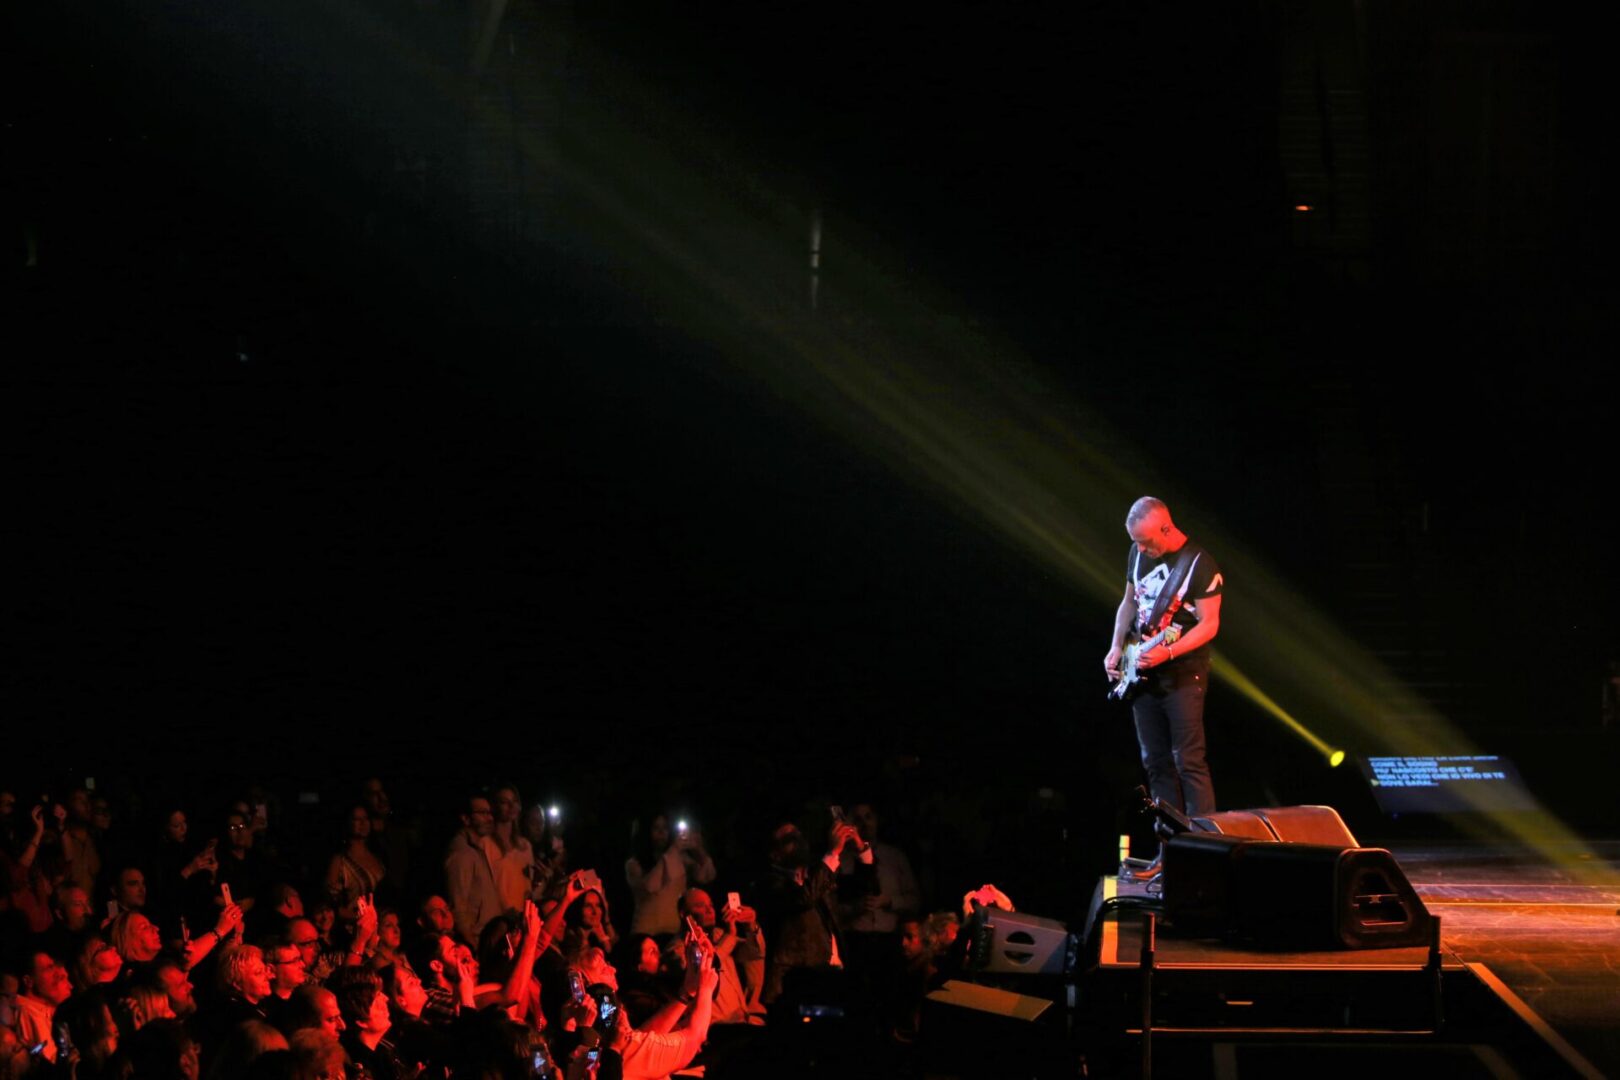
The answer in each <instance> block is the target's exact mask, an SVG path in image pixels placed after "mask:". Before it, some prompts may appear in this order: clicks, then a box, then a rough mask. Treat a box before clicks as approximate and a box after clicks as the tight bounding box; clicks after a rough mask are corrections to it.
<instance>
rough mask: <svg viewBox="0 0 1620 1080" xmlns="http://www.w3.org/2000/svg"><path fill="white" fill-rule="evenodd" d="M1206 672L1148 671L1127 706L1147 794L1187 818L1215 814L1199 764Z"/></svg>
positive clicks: (1206, 769) (1190, 669)
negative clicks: (1134, 723)
mask: <svg viewBox="0 0 1620 1080" xmlns="http://www.w3.org/2000/svg"><path fill="white" fill-rule="evenodd" d="M1208 690H1209V668H1208V667H1207V665H1206V666H1194V667H1188V668H1182V667H1181V666H1180V665H1178V664H1171V665H1169V666H1167V667H1165V668H1161V669H1160V670H1158V671H1155V672H1152V673H1151V675H1150V676H1149V678H1148V680H1147V686H1146V687H1145V688H1144V689H1143V691H1142V692H1141V693H1140V694H1138V695H1137V697H1136V700H1135V701H1134V702H1133V703H1132V704H1131V715H1132V716H1133V718H1134V719H1135V720H1136V741H1137V744H1138V745H1139V746H1141V748H1142V768H1144V769H1146V770H1147V775H1148V790H1149V791H1150V792H1152V793H1153V797H1154V798H1156V799H1163V800H1164V802H1165V804H1166V805H1169V806H1174V807H1178V808H1180V809H1181V810H1182V811H1183V812H1184V813H1186V815H1187V816H1188V817H1202V816H1203V815H1205V814H1212V813H1214V812H1215V785H1214V784H1213V783H1212V782H1211V781H1210V778H1209V764H1208V762H1206V761H1205V760H1204V695H1205V693H1206V692H1207V691H1208Z"/></svg>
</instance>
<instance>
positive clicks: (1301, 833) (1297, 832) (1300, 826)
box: [1192, 806, 1356, 847]
mask: <svg viewBox="0 0 1620 1080" xmlns="http://www.w3.org/2000/svg"><path fill="white" fill-rule="evenodd" d="M1192 824H1193V828H1194V829H1195V830H1203V831H1204V832H1213V833H1220V834H1221V835H1222V836H1247V837H1248V838H1249V839H1251V840H1281V841H1284V842H1289V841H1291V842H1293V843H1296V844H1337V845H1339V846H1340V847H1355V846H1356V838H1355V836H1354V834H1352V833H1351V832H1350V827H1349V826H1348V825H1346V824H1345V823H1344V819H1343V818H1341V817H1340V816H1339V812H1338V811H1337V810H1335V809H1333V807H1331V806H1267V807H1261V808H1258V809H1254V810H1222V811H1221V812H1219V813H1217V814H1209V815H1208V816H1206V817H1200V818H1193V819H1192Z"/></svg>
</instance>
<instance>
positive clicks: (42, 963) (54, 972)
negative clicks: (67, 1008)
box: [31, 953, 118, 1005]
mask: <svg viewBox="0 0 1620 1080" xmlns="http://www.w3.org/2000/svg"><path fill="white" fill-rule="evenodd" d="M113 955H114V956H117V955H118V954H117V953H114V954H113ZM31 974H32V976H33V983H34V988H33V994H34V996H35V997H37V998H39V999H40V1000H41V1001H44V1002H48V1003H50V1004H51V1005H60V1004H62V1002H64V1001H66V1000H67V999H68V998H70V997H72V996H73V980H71V979H69V978H68V972H67V968H65V967H63V966H62V965H61V964H59V963H57V962H56V961H55V960H54V959H52V958H51V956H50V954H48V953H35V954H34V964H33V969H32V972H31Z"/></svg>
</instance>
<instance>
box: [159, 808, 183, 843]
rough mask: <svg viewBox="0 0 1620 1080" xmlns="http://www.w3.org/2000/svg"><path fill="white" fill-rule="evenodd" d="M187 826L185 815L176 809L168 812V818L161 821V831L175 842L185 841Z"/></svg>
mask: <svg viewBox="0 0 1620 1080" xmlns="http://www.w3.org/2000/svg"><path fill="white" fill-rule="evenodd" d="M187 828H188V825H187V823H186V815H185V814H183V813H181V812H180V811H179V810H176V811H175V812H174V813H172V814H170V815H169V820H168V821H166V822H164V823H163V831H164V832H165V833H166V834H167V835H168V837H169V839H170V840H173V841H174V842H175V843H176V844H183V843H185V842H186V829H187Z"/></svg>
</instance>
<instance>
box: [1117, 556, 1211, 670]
mask: <svg viewBox="0 0 1620 1080" xmlns="http://www.w3.org/2000/svg"><path fill="white" fill-rule="evenodd" d="M1183 558H1185V559H1188V560H1191V562H1190V565H1189V567H1188V570H1187V573H1186V575H1185V576H1184V577H1183V578H1182V580H1181V584H1180V585H1178V586H1177V588H1176V593H1177V595H1178V596H1179V598H1180V600H1179V603H1178V602H1177V601H1176V600H1175V599H1171V600H1170V601H1169V602H1168V603H1167V604H1166V605H1165V607H1164V608H1163V611H1172V610H1173V612H1174V613H1173V614H1172V615H1171V616H1170V622H1171V624H1172V625H1174V626H1175V627H1176V628H1177V629H1178V630H1179V631H1180V632H1181V633H1183V634H1185V633H1186V632H1187V631H1188V630H1191V629H1192V628H1193V627H1195V626H1197V625H1198V620H1199V618H1200V615H1199V610H1198V607H1199V604H1200V602H1202V601H1203V600H1205V599H1208V598H1210V597H1216V596H1220V595H1221V591H1222V590H1223V589H1224V588H1225V587H1226V582H1225V579H1224V578H1222V576H1221V568H1220V567H1219V566H1217V565H1216V564H1215V560H1214V559H1213V558H1212V557H1211V556H1210V554H1209V552H1207V551H1205V550H1204V549H1203V548H1201V547H1199V546H1198V545H1197V544H1195V543H1193V542H1192V541H1191V540H1189V541H1187V542H1186V543H1185V544H1183V545H1182V546H1181V549H1180V550H1179V551H1174V552H1170V553H1168V554H1165V555H1163V556H1161V557H1159V558H1157V559H1154V558H1149V557H1148V556H1146V555H1144V554H1142V553H1141V552H1140V551H1139V550H1137V547H1136V545H1135V544H1132V545H1131V550H1130V554H1129V555H1127V556H1126V559H1125V580H1126V582H1128V583H1129V584H1130V585H1131V586H1132V588H1133V589H1134V590H1135V594H1136V625H1135V626H1134V627H1132V629H1133V630H1135V631H1136V634H1137V636H1138V637H1143V638H1146V637H1151V636H1152V635H1153V634H1156V633H1158V628H1157V627H1150V626H1148V620H1149V618H1150V617H1152V616H1153V614H1154V610H1155V608H1157V607H1158V602H1159V594H1160V593H1161V592H1162V591H1163V590H1164V588H1165V586H1166V585H1168V584H1169V583H1170V580H1171V578H1173V577H1174V576H1175V569H1176V564H1177V562H1178V561H1180V560H1181V559H1183ZM1160 618H1161V619H1162V618H1163V615H1162V614H1161V615H1160ZM1184 660H1187V661H1193V662H1195V663H1198V664H1200V665H1207V664H1208V663H1209V646H1208V645H1202V646H1200V647H1198V648H1197V649H1194V650H1193V651H1192V652H1190V653H1187V654H1186V655H1185V656H1183V655H1181V654H1179V653H1178V654H1177V656H1176V659H1175V662H1176V663H1181V662H1182V661H1184Z"/></svg>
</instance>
